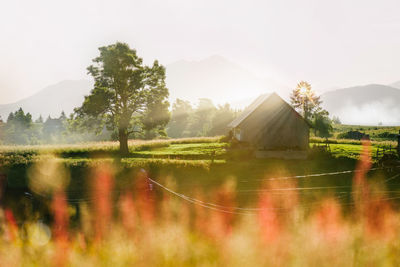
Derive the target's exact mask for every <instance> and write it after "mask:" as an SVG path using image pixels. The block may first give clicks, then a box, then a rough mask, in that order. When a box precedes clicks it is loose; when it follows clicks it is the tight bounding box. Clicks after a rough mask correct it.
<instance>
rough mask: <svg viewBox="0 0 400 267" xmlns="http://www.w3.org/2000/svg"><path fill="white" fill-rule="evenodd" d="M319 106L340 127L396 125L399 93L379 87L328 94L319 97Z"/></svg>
mask: <svg viewBox="0 0 400 267" xmlns="http://www.w3.org/2000/svg"><path fill="white" fill-rule="evenodd" d="M321 99H322V101H323V103H322V106H323V107H324V108H325V109H326V110H328V111H329V113H330V115H334V116H338V117H339V118H340V120H341V121H342V123H346V124H363V125H377V124H378V123H382V124H383V125H400V106H399V105H398V104H399V103H400V90H399V89H397V88H394V87H391V86H387V85H381V84H369V85H364V86H355V87H350V88H344V89H339V90H334V91H329V92H326V93H324V94H323V95H322V96H321Z"/></svg>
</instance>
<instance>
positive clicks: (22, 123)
mask: <svg viewBox="0 0 400 267" xmlns="http://www.w3.org/2000/svg"><path fill="white" fill-rule="evenodd" d="M168 108H169V105H168ZM166 112H167V113H166V115H165V116H167V115H169V116H170V118H169V119H168V122H167V124H165V121H164V124H163V125H159V124H155V123H154V121H156V119H154V118H152V116H151V115H150V114H149V113H150V112H149V113H147V114H146V116H142V117H138V118H136V124H135V125H136V126H135V127H134V128H135V129H136V130H135V131H133V132H132V133H130V134H129V136H128V138H132V139H133V138H134V139H153V138H168V137H171V138H180V137H201V136H215V135H224V134H226V133H227V132H228V131H229V129H228V128H227V125H228V123H229V122H231V121H232V120H233V119H234V118H235V117H236V116H237V114H238V113H239V111H238V110H233V109H232V108H231V107H230V105H229V104H225V105H220V106H215V105H214V104H213V103H212V101H211V100H210V99H207V98H202V99H199V101H198V103H197V104H196V105H193V104H192V103H190V102H189V101H185V100H181V99H176V101H175V102H174V103H173V105H172V109H171V112H170V111H168V110H167V111H166ZM154 113H155V112H154ZM149 121H150V122H149ZM151 124H152V125H153V126H154V127H152V125H151ZM118 137H119V136H118V132H117V131H116V130H115V129H114V130H110V129H108V128H107V127H106V126H103V127H102V128H100V129H98V130H96V131H91V130H90V129H88V127H87V126H85V125H84V123H83V121H81V120H80V119H79V117H77V116H76V114H70V115H69V116H68V117H67V116H66V114H65V112H61V114H60V116H58V117H53V118H52V117H50V116H48V117H47V118H46V119H43V117H42V116H40V117H39V118H37V119H36V120H34V119H33V118H32V115H31V114H30V113H29V112H25V111H24V110H23V109H22V108H19V109H18V110H17V111H15V112H11V113H10V114H9V116H8V118H7V120H5V121H2V120H1V118H0V144H20V145H39V144H60V143H77V142H87V141H110V140H114V141H117V140H119V139H118Z"/></svg>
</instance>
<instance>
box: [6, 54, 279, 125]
mask: <svg viewBox="0 0 400 267" xmlns="http://www.w3.org/2000/svg"><path fill="white" fill-rule="evenodd" d="M166 69H167V79H166V83H167V87H168V88H169V89H170V100H171V103H172V102H173V101H175V99H176V98H181V99H184V100H189V101H191V102H192V103H196V102H197V100H198V99H199V98H211V99H216V100H217V101H215V104H224V103H231V104H234V106H236V107H244V106H245V105H246V104H249V103H250V102H251V101H252V100H253V99H254V98H255V97H256V96H258V95H260V94H263V93H265V92H268V90H270V91H272V90H276V89H275V88H276V87H274V86H273V83H272V82H269V81H266V80H264V79H262V78H259V77H257V76H256V75H254V74H253V73H251V72H250V71H248V70H246V69H245V68H243V67H241V66H240V65H238V64H235V63H233V62H231V61H229V60H228V59H226V58H224V57H222V56H218V55H215V56H211V57H208V58H205V59H203V60H199V61H187V60H180V61H177V62H174V63H172V64H169V65H167V66H166ZM91 88H92V83H91V82H90V81H88V80H79V81H62V82H60V83H58V84H55V85H51V86H48V87H46V88H44V89H43V90H41V91H39V92H38V93H36V94H34V95H32V96H30V97H27V98H24V99H22V100H19V101H17V102H15V103H11V104H2V105H0V116H1V117H2V118H3V120H6V119H7V117H8V114H9V113H10V112H13V111H15V110H17V109H18V108H20V107H22V108H23V110H24V111H26V112H30V113H31V114H32V115H33V117H34V118H37V117H39V115H42V116H43V117H44V118H46V117H47V116H48V115H50V116H52V117H57V116H59V114H60V113H61V111H64V112H65V113H66V114H69V113H71V112H72V111H73V109H74V108H75V107H78V106H80V105H81V104H82V102H83V99H84V95H87V94H89V92H90V90H91ZM244 91H245V92H246V94H247V97H246V98H245V99H243V92H244Z"/></svg>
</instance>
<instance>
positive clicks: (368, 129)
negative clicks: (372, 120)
mask: <svg viewBox="0 0 400 267" xmlns="http://www.w3.org/2000/svg"><path fill="white" fill-rule="evenodd" d="M333 128H334V129H333V131H334V137H337V136H338V135H339V134H341V133H344V132H348V131H359V132H362V133H365V134H368V135H369V136H370V138H371V140H374V141H390V140H395V141H397V138H396V137H393V136H394V135H397V134H398V133H399V130H400V126H362V125H334V127H333ZM383 133H389V134H392V137H391V138H389V137H387V136H385V135H383Z"/></svg>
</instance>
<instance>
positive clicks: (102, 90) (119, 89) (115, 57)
mask: <svg viewBox="0 0 400 267" xmlns="http://www.w3.org/2000/svg"><path fill="white" fill-rule="evenodd" d="M99 50H100V56H98V57H96V58H95V59H93V62H94V64H93V65H91V66H89V67H88V73H89V74H90V75H92V76H93V78H94V81H95V83H94V88H93V89H92V91H91V92H90V95H88V96H86V97H85V100H84V102H83V104H82V106H81V107H79V108H77V109H75V113H76V115H77V118H78V119H81V120H83V121H85V124H86V125H87V126H89V127H94V128H96V129H97V131H98V132H100V131H101V130H103V126H104V125H106V126H107V128H108V129H109V130H116V131H117V132H118V140H119V143H120V152H121V153H122V154H127V153H128V137H129V135H130V134H131V133H133V132H135V131H137V127H136V129H134V126H137V123H138V118H143V117H146V116H144V114H145V112H146V110H147V107H148V104H149V103H154V101H153V100H154V99H157V101H161V103H164V104H165V103H166V102H165V99H167V97H168V89H167V88H166V86H165V68H164V67H163V66H162V65H160V64H159V63H158V61H154V63H153V65H152V66H151V67H149V66H146V65H144V64H143V60H142V59H141V58H140V57H138V56H137V54H136V50H134V49H131V48H130V47H129V46H128V45H127V44H124V43H119V42H118V43H116V44H112V45H109V46H104V47H100V48H99ZM152 101H153V102H152Z"/></svg>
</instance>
